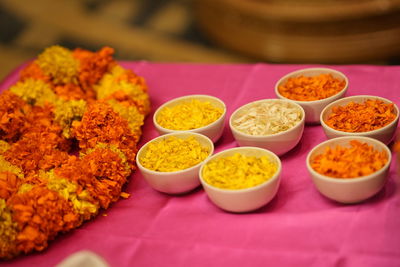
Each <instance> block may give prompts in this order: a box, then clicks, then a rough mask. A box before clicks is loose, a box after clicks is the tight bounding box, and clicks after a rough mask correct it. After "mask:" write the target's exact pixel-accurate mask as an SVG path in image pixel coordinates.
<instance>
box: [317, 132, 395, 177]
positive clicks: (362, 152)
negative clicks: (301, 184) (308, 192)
mask: <svg viewBox="0 0 400 267" xmlns="http://www.w3.org/2000/svg"><path fill="white" fill-rule="evenodd" d="M387 161H388V155H387V154H386V153H385V152H384V151H377V150H375V149H374V147H373V146H370V145H368V144H367V143H361V142H359V141H357V140H352V141H350V147H342V146H336V147H334V148H331V147H327V148H326V149H325V152H324V153H322V154H319V155H317V156H316V157H315V158H314V159H312V160H311V162H310V164H311V167H312V168H313V169H314V170H315V171H316V172H318V173H320V174H322V175H326V176H330V177H334V178H356V177H361V176H365V175H369V174H371V173H374V172H376V171H378V170H379V169H381V168H383V166H385V164H386V163H387Z"/></svg>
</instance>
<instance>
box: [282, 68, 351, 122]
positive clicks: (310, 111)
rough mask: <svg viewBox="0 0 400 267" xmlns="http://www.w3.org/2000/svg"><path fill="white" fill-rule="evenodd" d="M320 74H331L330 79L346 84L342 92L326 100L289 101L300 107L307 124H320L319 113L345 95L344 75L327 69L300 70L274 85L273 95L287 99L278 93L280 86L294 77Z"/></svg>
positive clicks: (347, 82) (346, 80)
mask: <svg viewBox="0 0 400 267" xmlns="http://www.w3.org/2000/svg"><path fill="white" fill-rule="evenodd" d="M320 74H331V75H332V77H334V78H336V79H340V80H344V81H345V82H346V85H345V87H344V88H343V90H341V91H340V92H338V93H337V94H335V95H333V96H330V97H327V98H324V99H320V100H314V101H298V100H292V99H289V100H292V101H294V102H296V103H297V104H299V105H300V106H302V108H303V109H304V111H305V113H306V123H307V124H318V123H319V122H320V121H319V117H320V114H321V111H322V110H323V109H324V108H325V107H326V105H328V104H329V103H331V102H333V101H335V100H337V99H339V98H342V97H343V96H344V95H345V93H346V91H347V88H348V86H349V80H348V79H347V77H346V75H344V74H343V73H342V72H340V71H337V70H334V69H329V68H307V69H300V70H297V71H294V72H291V73H288V74H286V75H285V76H283V77H282V78H281V79H279V81H278V82H277V83H276V84H275V94H276V95H277V96H278V98H281V99H288V98H286V97H284V96H282V95H281V94H280V93H279V86H281V85H282V84H285V83H286V82H287V80H288V79H289V78H295V77H299V76H306V77H311V76H317V75H320Z"/></svg>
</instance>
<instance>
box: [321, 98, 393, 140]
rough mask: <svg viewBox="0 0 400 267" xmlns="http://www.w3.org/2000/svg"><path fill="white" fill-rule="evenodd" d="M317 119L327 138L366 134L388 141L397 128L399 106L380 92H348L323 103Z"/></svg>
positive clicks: (391, 138)
mask: <svg viewBox="0 0 400 267" xmlns="http://www.w3.org/2000/svg"><path fill="white" fill-rule="evenodd" d="M320 120H321V125H322V128H323V130H324V132H325V134H326V136H327V137H328V138H335V137H340V136H366V137H371V138H375V139H377V140H379V141H381V142H383V143H385V144H389V143H390V142H391V141H392V140H393V138H394V135H395V132H396V128H397V124H398V121H399V108H398V107H397V105H396V104H395V103H393V102H392V101H390V100H388V99H386V98H383V97H379V96H370V95H359V96H349V97H345V98H342V99H339V100H336V101H334V102H332V103H331V104H329V105H328V106H326V107H325V108H324V110H323V111H322V113H321V117H320Z"/></svg>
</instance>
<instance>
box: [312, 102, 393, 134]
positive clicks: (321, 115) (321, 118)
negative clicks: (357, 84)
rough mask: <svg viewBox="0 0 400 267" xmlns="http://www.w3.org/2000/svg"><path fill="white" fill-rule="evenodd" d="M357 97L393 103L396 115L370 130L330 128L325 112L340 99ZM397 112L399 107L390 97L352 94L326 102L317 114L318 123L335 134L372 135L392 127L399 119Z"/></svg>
mask: <svg viewBox="0 0 400 267" xmlns="http://www.w3.org/2000/svg"><path fill="white" fill-rule="evenodd" d="M359 98H363V99H367V98H368V99H371V98H372V99H379V100H382V101H383V102H385V103H391V104H393V106H394V109H395V111H396V113H397V114H396V117H395V118H394V120H393V121H391V122H390V123H389V124H387V125H385V126H383V127H381V128H378V129H375V130H372V131H367V132H345V131H340V130H336V129H334V128H332V127H331V126H329V125H328V124H326V123H325V121H324V119H323V117H324V115H325V113H326V112H328V111H329V110H331V109H332V107H333V106H335V105H338V103H340V102H342V101H345V100H350V99H359ZM364 101H365V100H364ZM356 103H361V102H356ZM399 113H400V110H399V107H398V106H397V105H396V103H395V102H393V101H391V100H390V99H387V98H384V97H381V96H373V95H353V96H347V97H343V98H340V99H337V100H335V101H333V102H332V103H330V104H328V105H327V106H326V107H325V108H324V109H323V110H322V111H321V114H320V116H319V120H320V123H321V125H322V127H323V128H326V129H329V130H330V131H332V132H333V133H335V134H346V135H348V136H359V135H365V134H368V135H370V134H371V135H373V134H375V133H380V132H382V131H385V130H386V129H388V128H390V127H392V126H393V125H395V124H396V123H397V122H398V120H399V116H400V114H399Z"/></svg>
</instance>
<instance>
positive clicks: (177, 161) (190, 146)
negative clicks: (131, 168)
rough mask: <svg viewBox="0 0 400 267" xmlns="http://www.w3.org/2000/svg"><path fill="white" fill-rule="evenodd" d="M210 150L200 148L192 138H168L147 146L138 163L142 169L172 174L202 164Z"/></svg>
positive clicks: (197, 142)
mask: <svg viewBox="0 0 400 267" xmlns="http://www.w3.org/2000/svg"><path fill="white" fill-rule="evenodd" d="M209 154H210V150H209V149H208V148H207V147H204V146H202V145H201V144H200V143H199V141H197V140H196V138H194V137H193V136H191V137H189V138H187V139H180V138H177V137H175V136H170V137H168V138H166V139H163V140H162V141H156V142H152V143H150V144H149V145H148V148H147V150H146V151H145V153H144V155H143V157H141V158H140V159H139V160H140V163H141V164H142V166H143V167H145V168H147V169H150V170H153V171H158V172H173V171H180V170H184V169H187V168H190V167H192V166H194V165H196V164H198V163H200V162H202V161H203V160H204V159H205V158H206V157H207V156H208V155H209Z"/></svg>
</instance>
